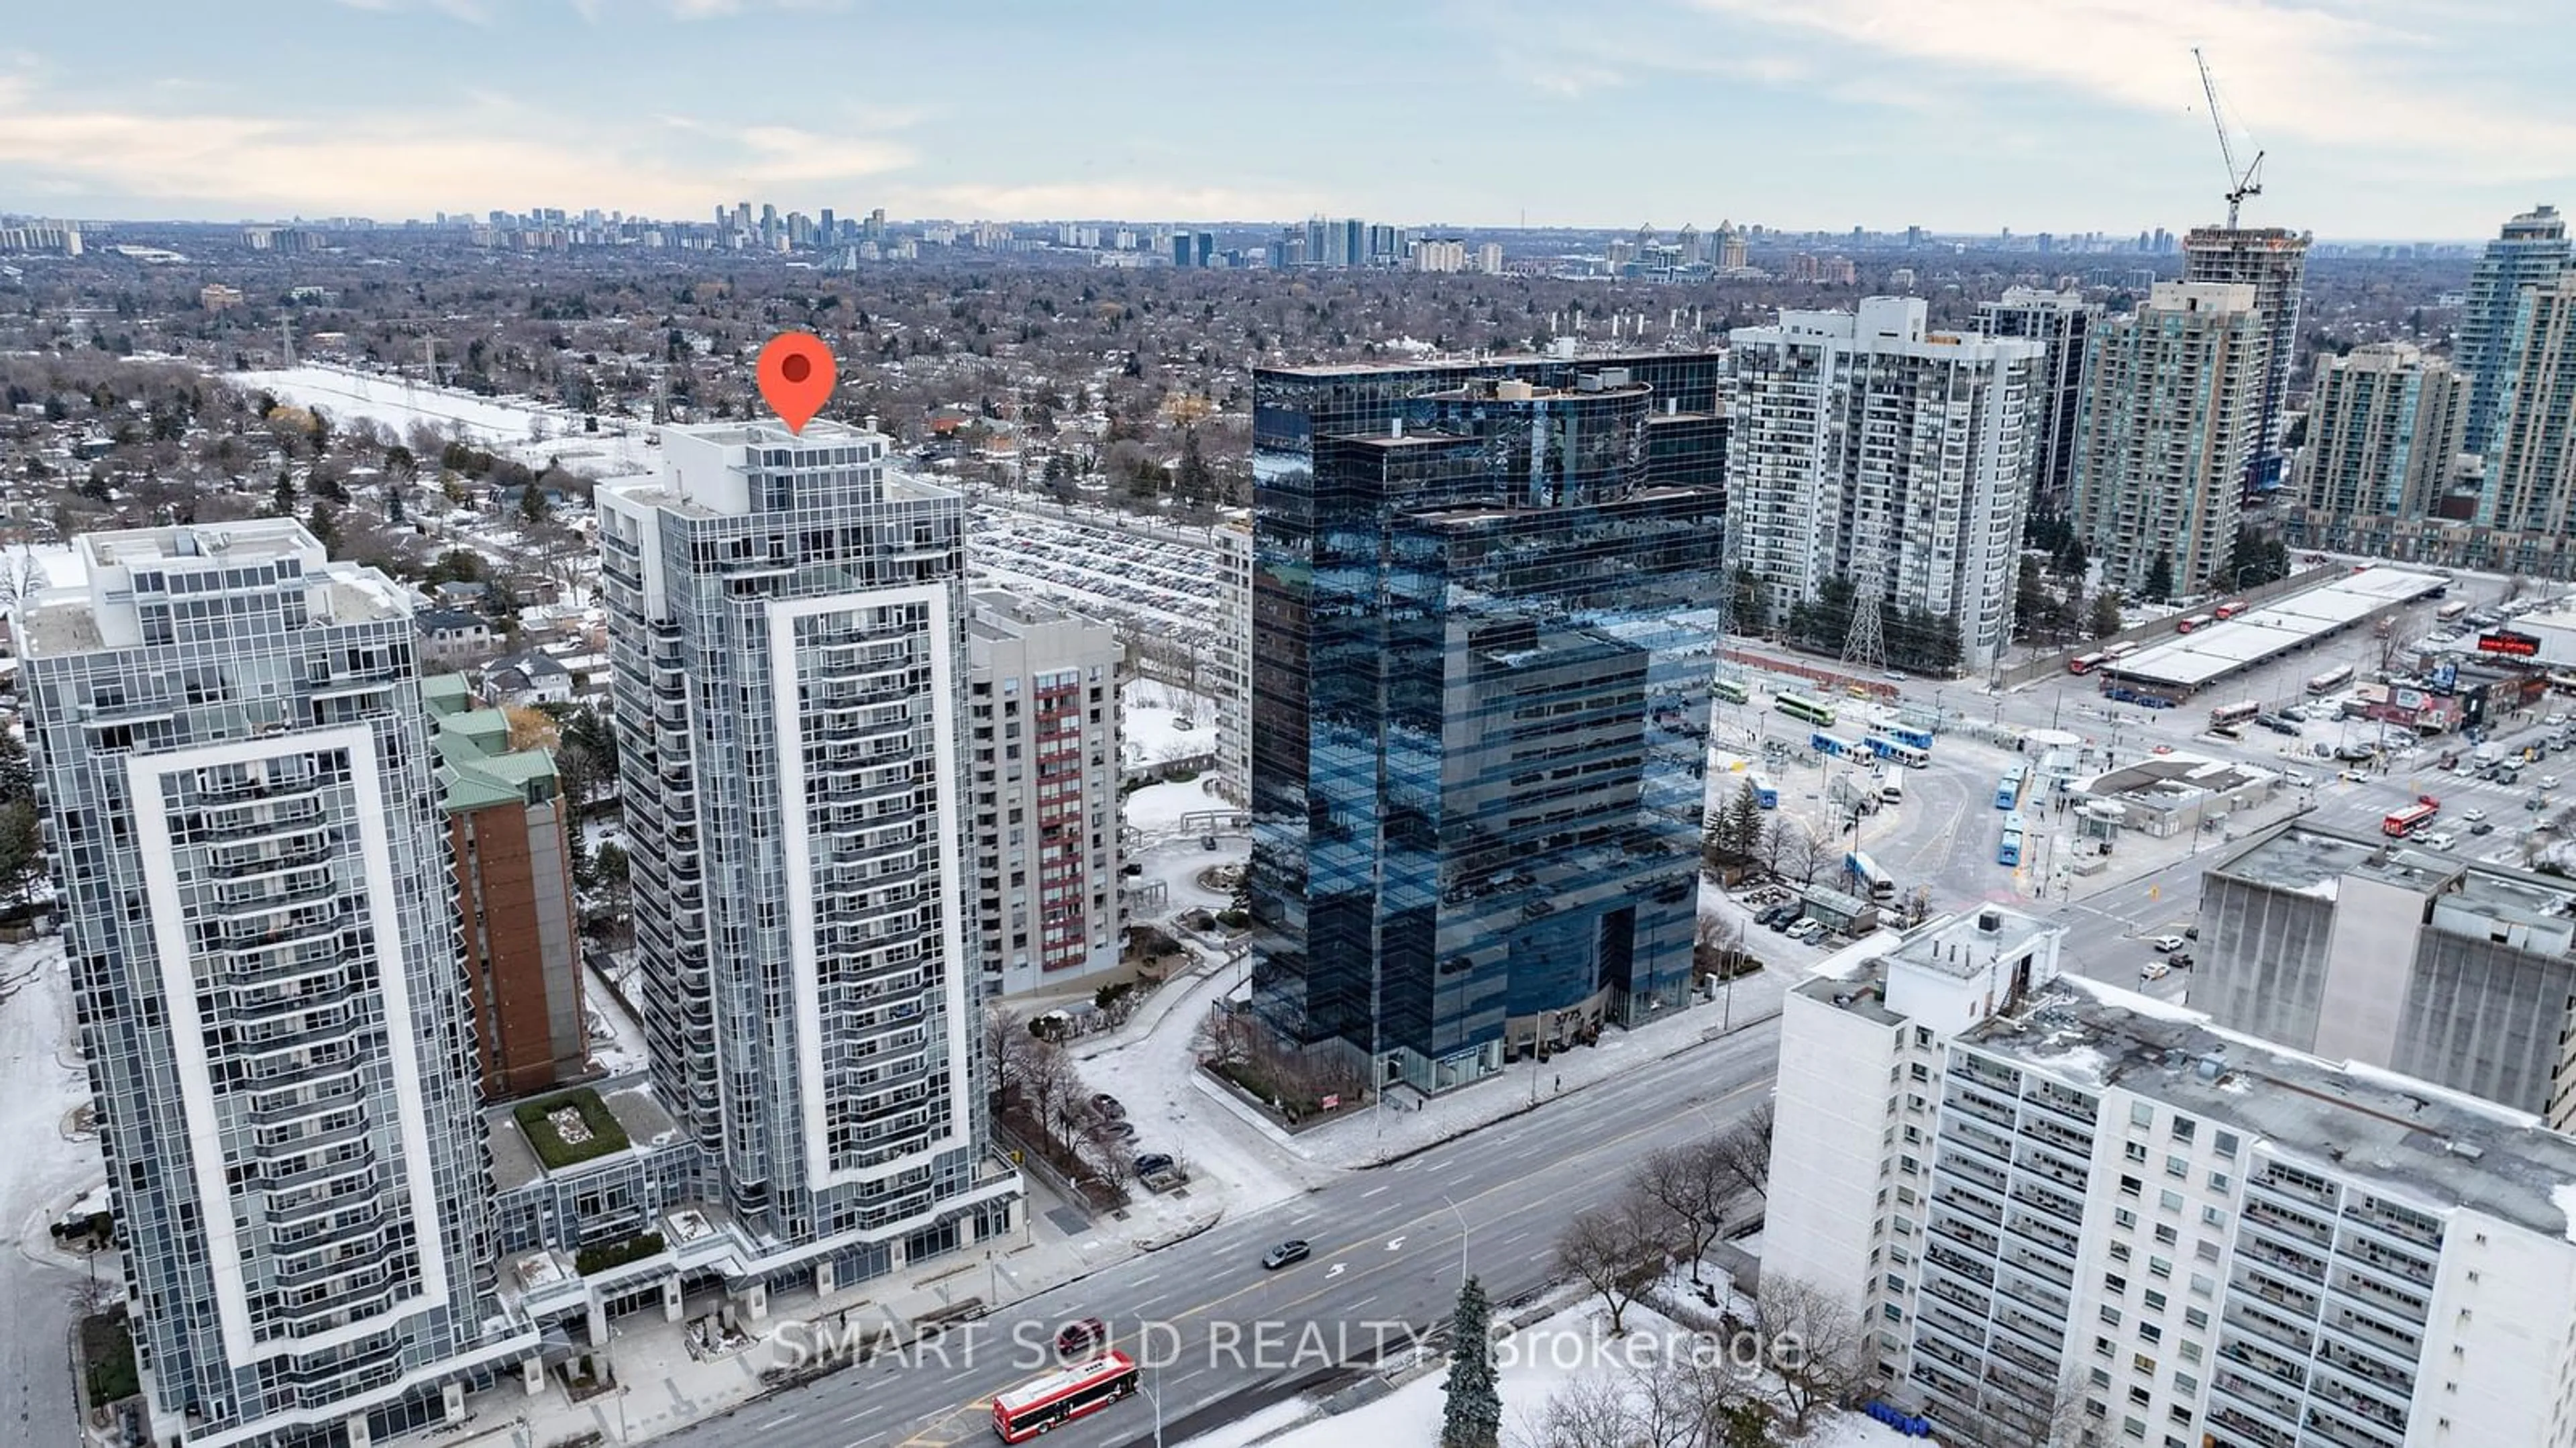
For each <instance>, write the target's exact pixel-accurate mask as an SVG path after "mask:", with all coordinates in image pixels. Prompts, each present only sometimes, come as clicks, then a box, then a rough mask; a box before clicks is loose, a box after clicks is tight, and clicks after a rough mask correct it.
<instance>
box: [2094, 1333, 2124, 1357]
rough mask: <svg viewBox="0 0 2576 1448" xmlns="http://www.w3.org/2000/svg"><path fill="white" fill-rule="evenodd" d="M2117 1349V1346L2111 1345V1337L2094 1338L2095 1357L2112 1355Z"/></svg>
mask: <svg viewBox="0 0 2576 1448" xmlns="http://www.w3.org/2000/svg"><path fill="white" fill-rule="evenodd" d="M2117 1351H2118V1349H2117V1348H2114V1347H2112V1346H2111V1340H2110V1339H2109V1338H2107V1337H2097V1338H2095V1339H2093V1355H2094V1356H2095V1357H2110V1356H2112V1355H2113V1354H2114V1353H2116V1352H2117Z"/></svg>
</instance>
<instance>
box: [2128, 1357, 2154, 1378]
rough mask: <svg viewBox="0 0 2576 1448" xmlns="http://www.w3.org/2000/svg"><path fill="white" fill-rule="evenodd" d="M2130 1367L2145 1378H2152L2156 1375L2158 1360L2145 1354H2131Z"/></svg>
mask: <svg viewBox="0 0 2576 1448" xmlns="http://www.w3.org/2000/svg"><path fill="white" fill-rule="evenodd" d="M2129 1366H2130V1367H2131V1368H2133V1369H2135V1370H2136V1371H2137V1372H2138V1373H2140V1374H2141V1375H2143V1376H2145V1377H2150V1378H2152V1377H2154V1376H2155V1375H2156V1360H2155V1359H2154V1358H2151V1357H2149V1356H2147V1355H2146V1354H2145V1353H2142V1352H2141V1353H2131V1354H2130V1355H2129Z"/></svg>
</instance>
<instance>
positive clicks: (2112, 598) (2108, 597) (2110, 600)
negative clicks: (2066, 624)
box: [2084, 588, 2120, 639]
mask: <svg viewBox="0 0 2576 1448" xmlns="http://www.w3.org/2000/svg"><path fill="white" fill-rule="evenodd" d="M2084 631H2085V632H2086V633H2089V634H2091V635H2092V636H2093V637H2095V638H2097V639H2107V638H2109V637H2110V636H2111V635H2113V634H2115V633H2118V632H2119V631H2120V596H2119V595H2118V594H2116V593H2113V592H2112V591H2111V590H2109V589H2107V588H2106V589H2104V590H2102V591H2101V592H2100V593H2097V594H2095V595H2093V613H2092V616H2091V617H2090V618H2088V619H2086V620H2085V630H2084Z"/></svg>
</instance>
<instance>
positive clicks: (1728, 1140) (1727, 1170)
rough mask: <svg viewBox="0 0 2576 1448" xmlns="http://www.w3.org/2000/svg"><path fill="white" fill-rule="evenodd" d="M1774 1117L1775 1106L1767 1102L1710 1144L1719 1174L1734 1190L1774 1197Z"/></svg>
mask: <svg viewBox="0 0 2576 1448" xmlns="http://www.w3.org/2000/svg"><path fill="white" fill-rule="evenodd" d="M1774 1115H1775V1113H1774V1111H1773V1108H1772V1105H1771V1103H1770V1102H1769V1101H1768V1100H1765V1101H1763V1102H1762V1103H1761V1104H1760V1105H1757V1106H1755V1107H1754V1108H1753V1109H1752V1110H1750V1111H1747V1112H1745V1113H1744V1114H1743V1115H1742V1116H1740V1117H1738V1118H1736V1122H1735V1124H1734V1125H1733V1126H1730V1127H1728V1128H1727V1129H1726V1130H1725V1131H1723V1132H1721V1133H1719V1134H1718V1138H1717V1140H1715V1141H1713V1142H1711V1143H1709V1148H1710V1150H1711V1152H1712V1153H1713V1154H1714V1155H1715V1156H1716V1158H1717V1170H1718V1171H1720V1172H1723V1173H1724V1174H1725V1177H1726V1180H1727V1184H1728V1185H1729V1186H1730V1187H1734V1188H1741V1189H1743V1190H1745V1191H1748V1192H1751V1193H1753V1194H1754V1195H1755V1196H1757V1197H1768V1196H1769V1195H1770V1191H1771V1129H1772V1122H1773V1118H1774Z"/></svg>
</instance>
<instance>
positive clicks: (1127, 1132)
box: [1085, 1121, 1136, 1141]
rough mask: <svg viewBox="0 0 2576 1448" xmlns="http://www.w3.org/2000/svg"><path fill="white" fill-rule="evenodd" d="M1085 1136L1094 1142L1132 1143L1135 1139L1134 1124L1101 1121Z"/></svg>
mask: <svg viewBox="0 0 2576 1448" xmlns="http://www.w3.org/2000/svg"><path fill="white" fill-rule="evenodd" d="M1085 1134H1086V1135H1088V1136H1089V1137H1090V1138H1091V1139H1092V1140H1094V1141H1134V1140H1135V1139H1136V1123H1135V1122H1132V1121H1103V1122H1100V1123H1099V1124H1097V1125H1095V1126H1093V1127H1092V1128H1091V1130H1090V1131H1089V1132H1087V1133H1085Z"/></svg>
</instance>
